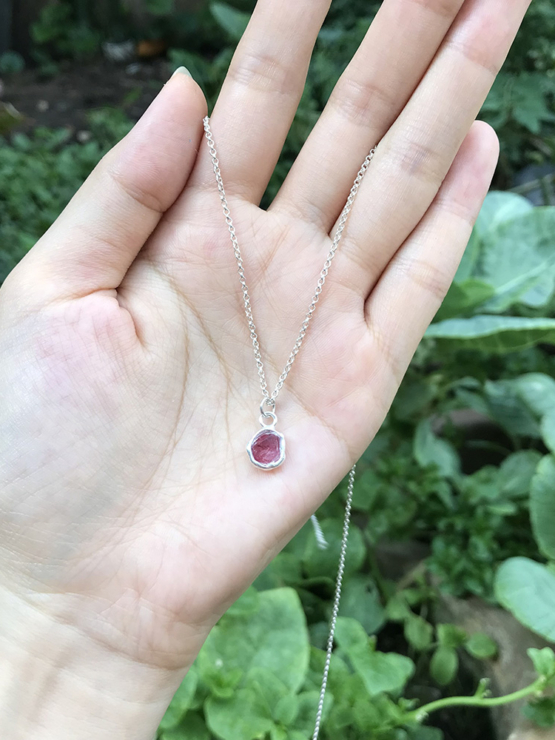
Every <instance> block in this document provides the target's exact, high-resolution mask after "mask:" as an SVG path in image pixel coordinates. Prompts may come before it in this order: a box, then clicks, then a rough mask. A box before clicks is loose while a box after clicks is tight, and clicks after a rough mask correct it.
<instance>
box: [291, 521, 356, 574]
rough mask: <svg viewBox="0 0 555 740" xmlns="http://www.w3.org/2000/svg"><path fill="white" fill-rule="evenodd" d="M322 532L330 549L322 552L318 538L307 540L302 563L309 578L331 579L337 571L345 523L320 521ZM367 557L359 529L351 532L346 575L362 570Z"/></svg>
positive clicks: (354, 528)
mask: <svg viewBox="0 0 555 740" xmlns="http://www.w3.org/2000/svg"><path fill="white" fill-rule="evenodd" d="M320 525H321V527H322V532H323V533H324V537H325V538H326V542H327V543H328V547H327V548H326V549H325V550H322V549H320V548H319V547H318V543H317V541H316V537H314V536H312V537H309V538H308V539H307V542H306V548H305V551H304V554H303V558H302V562H303V568H304V570H305V573H306V575H307V576H308V577H309V578H316V577H321V576H323V577H325V578H330V577H331V576H332V575H333V574H334V573H335V572H336V570H337V562H338V560H339V555H340V551H341V538H342V535H343V522H342V521H341V520H340V519H323V520H321V521H320ZM365 557H366V547H365V545H364V539H363V536H362V532H361V530H360V529H359V527H351V529H350V530H349V547H348V550H347V560H346V562H345V575H346V577H347V578H348V577H349V575H351V574H352V573H355V572H356V571H357V570H359V569H360V567H361V566H362V563H363V562H364V559H365Z"/></svg>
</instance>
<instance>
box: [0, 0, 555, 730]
mask: <svg viewBox="0 0 555 740" xmlns="http://www.w3.org/2000/svg"><path fill="white" fill-rule="evenodd" d="M379 5H380V3H379V2H366V1H364V2H363V1H362V0H334V2H333V4H332V8H331V11H330V14H329V17H328V19H327V21H326V23H325V25H324V27H323V28H322V31H321V33H320V36H319V39H318V42H317V46H316V50H315V53H314V57H313V60H312V64H311V66H310V70H309V75H308V81H307V85H306V89H305V92H304V95H303V98H302V101H301V104H300V106H299V111H298V114H297V117H296V119H295V122H294V124H293V126H292V128H291V131H290V134H289V137H288V139H287V142H286V145H285V147H284V150H283V154H282V157H281V159H280V162H279V164H278V166H277V168H276V171H275V174H274V176H273V178H272V181H271V183H270V186H269V188H268V192H267V194H266V196H265V198H264V202H263V203H264V204H267V203H269V202H270V201H271V198H272V196H273V195H274V194H275V193H276V191H277V189H278V188H279V186H280V183H281V182H282V180H283V178H284V176H285V174H286V173H287V171H288V169H289V167H290V166H291V164H292V162H293V161H294V158H295V156H296V155H297V153H298V151H299V149H300V147H301V146H302V143H303V141H304V140H305V139H306V137H307V135H308V133H309V132H310V130H311V128H312V127H313V125H314V123H315V122H316V120H317V119H318V116H319V114H320V112H321V111H322V108H323V106H324V104H325V102H326V100H327V98H328V96H329V94H330V92H331V90H332V88H333V85H334V83H335V81H336V80H337V78H338V77H339V75H340V74H341V72H342V71H343V69H344V68H345V66H346V65H347V63H348V61H349V59H350V58H351V56H352V55H353V53H354V52H355V50H356V48H357V46H358V44H359V43H360V41H361V40H362V38H363V36H364V34H365V32H366V30H367V28H368V26H369V24H370V22H371V20H372V17H373V15H374V13H375V12H376V10H377V9H378V7H379ZM252 6H253V3H252V2H250V0H237V2H233V3H230V4H226V3H221V2H212V3H208V2H203V0H126V1H125V2H124V1H123V0H122V1H121V2H114V1H113V0H110V1H109V0H96V2H93V0H59V1H58V2H51V1H49V0H21V1H20V0H18V1H17V2H15V0H14V1H13V2H12V1H11V0H0V52H1V53H0V80H1V83H0V279H3V278H4V277H5V276H6V274H7V273H8V272H9V270H10V269H11V268H12V267H13V266H14V265H15V264H16V263H17V261H18V260H19V259H20V258H21V257H22V256H23V255H24V254H25V252H26V251H27V250H28V249H29V248H30V247H31V246H32V245H33V244H34V242H35V241H36V240H37V238H38V237H40V235H41V234H42V233H43V232H44V231H45V230H46V229H47V228H48V227H49V225H50V224H51V223H52V221H53V220H54V219H55V218H56V217H57V215H58V214H59V212H60V211H61V209H62V208H63V207H64V205H65V204H66V203H67V201H68V200H69V198H70V197H71V195H72V194H73V192H74V191H75V190H76V189H77V187H78V186H79V185H80V183H81V182H82V180H83V179H84V178H85V177H86V176H87V174H88V173H89V171H90V170H91V168H92V167H93V166H94V165H95V164H96V162H97V161H98V160H99V159H100V157H101V156H102V155H103V153H105V152H106V151H107V150H108V149H109V148H110V147H111V146H112V145H113V144H114V143H115V142H116V141H118V140H119V139H120V138H121V137H122V136H123V135H125V133H126V132H127V131H128V130H129V128H130V127H131V125H132V123H133V121H134V120H136V118H137V117H138V116H139V115H140V114H141V113H142V111H143V110H144V108H145V107H146V106H147V105H148V103H149V102H150V101H151V100H152V98H153V97H154V95H155V94H156V92H157V91H158V90H159V89H160V86H161V84H163V82H165V80H166V79H167V78H168V76H169V74H171V72H172V71H173V69H175V68H176V67H177V66H180V65H185V66H186V67H188V69H189V70H190V71H191V72H192V74H193V76H194V77H195V79H196V80H197V81H198V82H199V83H200V85H201V86H202V88H203V90H204V92H205V94H206V96H207V98H208V101H209V105H210V106H212V105H213V103H214V100H215V98H216V96H217V93H218V90H219V87H220V85H221V83H222V81H223V78H224V76H225V73H226V69H227V67H228V65H229V61H230V59H231V56H232V54H233V50H234V48H235V46H236V43H237V41H238V39H239V38H240V36H241V34H242V32H243V30H244V28H245V26H246V24H247V22H248V18H249V15H250V12H251V11H252ZM481 118H483V119H484V120H487V121H488V122H489V123H491V124H492V125H493V126H494V128H495V129H496V131H497V133H498V135H499V138H500V140H501V158H500V162H499V166H498V168H497V172H496V175H495V179H494V189H493V191H492V192H491V193H490V194H489V195H488V198H487V199H486V203H485V205H484V208H483V209H482V212H481V214H480V217H479V219H478V223H477V225H476V227H475V229H474V232H473V234H472V238H471V241H470V244H469V246H468V248H467V250H466V253H465V256H464V258H463V262H462V264H461V267H460V269H459V271H458V273H457V276H456V279H455V283H454V285H453V287H452V288H451V290H450V291H449V293H448V295H447V298H446V299H445V302H444V304H443V306H442V308H441V309H440V311H439V313H438V315H437V317H436V319H435V321H434V323H433V324H432V326H431V327H430V329H429V330H428V332H427V335H426V337H425V338H424V340H423V342H422V343H421V345H420V347H419V349H418V351H417V353H416V356H415V358H414V360H413V362H412V364H411V366H410V368H409V371H408V373H407V376H406V378H405V381H404V382H403V385H402V387H401V390H400V392H399V395H398V397H397V399H396V400H395V402H394V404H393V407H392V409H391V412H390V414H389V415H388V418H387V420H386V422H385V423H384V426H383V428H382V430H381V431H380V433H379V434H378V436H377V437H376V439H375V441H374V442H373V443H372V445H371V447H370V448H369V450H368V451H367V452H366V454H365V456H364V457H363V460H362V461H361V464H360V466H359V480H358V483H357V486H356V494H355V502H354V524H353V527H352V530H351V539H350V551H349V556H348V562H347V574H346V580H345V593H344V599H343V603H342V608H341V618H340V620H339V625H338V632H337V640H336V651H335V655H334V661H333V664H332V675H331V680H330V691H329V695H328V701H327V704H326V710H325V716H324V725H323V733H322V737H323V738H324V739H327V740H340V739H341V740H359V739H362V738H376V739H377V740H441V739H442V738H446V739H447V740H449V739H452V740H459V739H462V738H464V739H465V740H483V739H484V738H488V739H489V738H498V739H499V740H505V738H506V737H508V735H509V734H510V733H511V732H514V733H517V734H516V735H514V736H513V737H514V738H515V739H516V740H518V738H520V737H524V735H519V734H518V733H519V732H521V731H522V732H524V730H523V729H522V728H523V727H524V726H525V723H529V724H530V726H531V727H532V728H534V727H543V728H548V727H552V726H553V725H554V723H555V700H554V699H553V696H552V694H553V689H554V688H555V656H554V655H553V652H552V651H551V649H550V648H549V645H550V644H552V643H553V642H555V565H554V561H555V459H554V457H553V454H554V453H555V380H554V379H553V378H554V374H555V349H554V346H555V6H554V5H553V3H552V2H551V1H550V0H535V2H534V3H533V4H532V6H531V8H530V11H529V13H528V15H527V17H526V19H525V22H524V24H523V26H522V29H521V31H520V33H519V35H518V38H517V40H516V42H515V44H514V46H513V48H512V50H511V53H510V55H509V58H508V60H507V63H506V65H505V67H504V68H503V71H502V72H501V74H500V75H499V77H498V79H497V81H496V82H495V85H494V87H493V89H492V92H491V94H490V95H489V97H488V99H487V101H486V103H485V105H484V107H483V110H482V112H481ZM344 496H345V486H344V485H342V486H340V487H339V488H338V489H337V490H336V491H335V492H334V493H333V494H332V496H331V497H330V499H329V500H328V502H327V503H326V504H325V505H324V506H323V507H322V510H321V511H320V512H319V517H320V521H321V524H322V528H323V531H324V534H325V536H326V539H327V540H328V543H329V547H328V549H327V550H320V549H319V548H318V547H317V543H316V540H315V537H314V532H313V530H312V529H311V526H310V525H307V526H306V527H305V528H304V529H303V530H302V531H301V532H300V533H299V535H298V536H297V537H295V539H294V540H293V542H292V543H291V544H290V545H288V546H287V548H286V549H285V550H284V552H283V553H281V554H280V555H279V556H278V558H277V559H276V560H275V561H274V563H272V564H271V565H270V567H269V568H268V569H267V570H266V571H265V572H264V573H263V574H262V575H261V576H260V577H259V578H258V580H257V581H256V583H255V584H254V587H253V588H251V589H250V590H249V591H248V592H247V594H246V595H245V596H244V597H242V599H240V601H239V602H238V603H237V604H236V605H235V606H233V607H232V608H231V609H230V611H229V612H228V614H227V615H226V616H225V617H224V618H223V619H222V621H221V623H220V624H219V625H218V627H217V628H216V629H215V630H214V632H213V633H212V635H211V636H210V638H209V640H208V642H207V644H206V646H205V648H204V649H203V651H202V653H201V655H200V656H199V659H198V660H197V662H196V664H195V666H194V668H193V669H192V670H191V672H190V673H189V675H188V677H187V678H186V680H185V681H184V683H183V685H182V686H181V688H180V690H179V691H178V693H177V695H176V697H175V699H174V701H173V703H172V705H171V707H170V709H169V710H168V713H167V714H166V716H165V717H164V720H163V722H162V724H161V726H160V729H159V736H160V737H161V738H164V740H256V739H257V738H258V739H261V738H264V739H269V740H307V739H308V738H310V737H311V734H312V727H313V721H314V716H315V712H316V704H317V698H318V688H319V683H320V679H321V671H322V667H323V660H324V653H323V648H324V645H325V638H326V633H327V621H328V619H329V616H330V608H331V599H332V596H333V577H334V573H335V570H336V567H337V560H338V547H339V538H340V531H341V518H342V513H343V501H344ZM530 649H532V650H531V652H528V651H529V650H530ZM507 655H510V666H511V668H510V670H507V669H506V665H507V663H506V661H507ZM484 677H486V678H488V679H489V680H490V682H491V687H492V690H493V691H494V692H495V693H496V694H508V695H509V700H510V699H511V698H515V697H512V696H510V695H511V692H514V691H517V690H521V689H523V687H524V688H525V692H524V693H527V694H528V698H529V699H530V700H531V701H529V702H528V703H526V704H525V706H524V708H523V709H521V707H520V706H517V707H516V708H515V706H514V705H513V704H512V702H510V701H509V700H508V703H507V708H505V709H499V710H497V711H495V712H493V711H490V710H489V708H487V696H486V694H485V692H486V686H485V684H484V683H483V682H482V683H479V679H480V678H484ZM526 686H528V688H527V689H526ZM474 692H477V693H476V696H475V700H474V704H476V705H478V706H477V707H476V708H472V707H465V708H462V709H461V708H460V707H457V702H458V699H457V697H458V696H460V695H472V694H474ZM521 693H522V692H521ZM517 696H520V694H518V695H517ZM430 702H434V706H433V707H432V709H434V711H433V712H432V713H430V715H429V717H427V716H424V715H420V714H419V713H418V712H415V707H418V706H421V705H426V704H429V703H430ZM479 705H483V706H479ZM531 731H532V732H534V730H533V729H532V730H531ZM527 737H536V736H535V735H531V736H527ZM549 737H555V735H550V736H549Z"/></svg>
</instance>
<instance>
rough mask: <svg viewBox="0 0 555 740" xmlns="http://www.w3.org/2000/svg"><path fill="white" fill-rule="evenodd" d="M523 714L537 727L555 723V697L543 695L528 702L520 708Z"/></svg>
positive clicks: (551, 725) (550, 725) (549, 725)
mask: <svg viewBox="0 0 555 740" xmlns="http://www.w3.org/2000/svg"><path fill="white" fill-rule="evenodd" d="M522 713H523V714H524V716H525V717H526V718H527V719H529V720H530V721H531V722H533V723H534V724H535V725H537V726H538V727H553V725H555V697H554V696H544V697H542V698H541V699H536V701H532V702H530V704H527V705H526V706H525V707H523V709H522Z"/></svg>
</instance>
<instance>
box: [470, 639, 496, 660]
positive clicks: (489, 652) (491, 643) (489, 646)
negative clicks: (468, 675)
mask: <svg viewBox="0 0 555 740" xmlns="http://www.w3.org/2000/svg"><path fill="white" fill-rule="evenodd" d="M465 648H466V650H467V652H469V653H470V655H472V656H473V657H474V658H479V659H480V660H491V659H492V658H495V656H496V655H497V652H498V647H497V643H496V642H495V640H492V639H491V637H490V636H489V635H486V634H485V633H484V632H474V634H472V635H470V637H469V638H468V640H467V641H466V643H465Z"/></svg>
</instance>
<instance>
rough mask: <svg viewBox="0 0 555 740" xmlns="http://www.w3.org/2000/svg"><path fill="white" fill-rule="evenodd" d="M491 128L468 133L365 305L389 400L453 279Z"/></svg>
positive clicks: (474, 212)
mask: <svg viewBox="0 0 555 740" xmlns="http://www.w3.org/2000/svg"><path fill="white" fill-rule="evenodd" d="M498 154H499V142H498V140H497V136H496V134H495V132H494V131H493V129H492V128H491V127H490V126H489V125H488V124H486V123H483V122H477V123H475V124H474V125H473V126H472V128H471V129H470V133H469V134H468V135H467V137H466V139H465V141H464V143H463V145H462V147H461V149H460V151H459V153H458V155H457V157H456V159H455V161H454V162H453V165H452V167H451V169H450V171H449V174H448V175H447V177H446V179H445V181H444V183H443V185H442V186H441V189H440V190H439V193H438V194H437V196H436V198H435V199H434V201H433V203H432V205H431V207H430V208H429V210H428V211H427V213H426V215H425V216H424V218H423V219H422V221H421V222H420V223H419V224H418V226H417V227H416V229H415V230H414V232H413V233H412V234H411V236H410V237H409V238H408V239H407V241H406V242H405V243H404V244H403V246H402V247H401V249H400V250H399V251H398V252H397V254H396V255H395V257H394V258H393V260H392V261H391V263H390V265H389V266H388V268H387V270H386V271H385V272H384V274H383V275H382V277H381V278H380V280H379V282H378V284H377V285H376V287H375V288H374V290H373V291H372V293H371V295H370V297H369V298H368V300H367V302H366V320H367V324H368V327H369V330H370V333H371V335H372V337H373V340H374V341H375V344H376V345H377V348H378V350H379V354H380V356H381V358H382V360H383V368H384V372H385V374H386V376H390V382H389V385H390V389H391V396H393V394H394V393H395V392H396V390H397V385H398V384H399V383H400V382H401V379H402V377H403V375H404V373H405V370H406V368H407V366H408V364H409V362H410V360H411V358H412V355H413V354H414V352H415V350H416V347H417V346H418V343H419V342H420V339H421V338H422V335H423V334H424V332H425V330H426V328H427V326H428V324H429V323H430V321H431V320H432V318H433V317H434V315H435V313H436V312H437V310H438V308H439V307H440V305H441V303H442V301H443V298H444V297H445V294H446V292H447V290H448V288H449V286H450V284H451V281H452V280H453V277H454V275H455V272H456V270H457V267H458V265H459V262H460V260H461V257H462V255H463V252H464V250H465V247H466V245H467V243H468V240H469V238H470V234H471V231H472V228H473V226H474V223H475V221H476V217H477V216H478V213H479V211H480V208H481V206H482V202H483V200H484V198H485V196H486V193H487V191H488V187H489V185H490V183H491V178H492V177H493V173H494V170H495V166H496V164H497V158H498Z"/></svg>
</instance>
